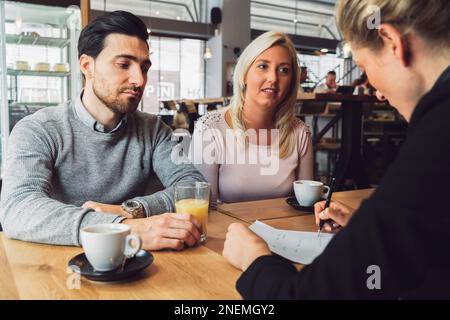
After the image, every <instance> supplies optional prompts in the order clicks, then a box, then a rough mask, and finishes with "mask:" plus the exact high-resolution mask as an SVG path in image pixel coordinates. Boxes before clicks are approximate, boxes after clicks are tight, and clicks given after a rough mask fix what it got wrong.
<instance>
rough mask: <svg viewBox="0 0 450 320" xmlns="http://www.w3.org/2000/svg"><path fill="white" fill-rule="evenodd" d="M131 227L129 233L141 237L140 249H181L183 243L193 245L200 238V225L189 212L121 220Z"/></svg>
mask: <svg viewBox="0 0 450 320" xmlns="http://www.w3.org/2000/svg"><path fill="white" fill-rule="evenodd" d="M122 223H124V224H128V225H130V227H131V233H133V234H136V235H138V236H139V237H141V239H142V249H144V250H161V249H175V250H181V249H183V248H184V246H185V245H187V246H189V247H192V246H195V245H196V244H197V243H198V241H199V240H200V234H201V229H202V225H201V223H200V222H198V221H197V220H196V219H195V218H193V217H192V216H191V215H190V214H183V213H164V214H160V215H157V216H151V217H148V218H142V219H125V220H123V221H122Z"/></svg>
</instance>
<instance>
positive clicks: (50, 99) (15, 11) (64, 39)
mask: <svg viewBox="0 0 450 320" xmlns="http://www.w3.org/2000/svg"><path fill="white" fill-rule="evenodd" d="M0 13H1V14H0V48H1V50H0V76H1V84H2V85H1V87H0V91H1V92H0V97H1V101H0V102H1V114H0V120H1V155H0V156H1V157H2V156H3V155H4V153H5V150H6V147H7V143H8V137H9V133H10V131H11V130H12V128H13V127H14V125H15V124H16V123H17V122H18V121H19V120H20V119H22V118H23V117H25V116H27V115H29V114H32V113H34V112H36V111H37V110H39V109H42V108H45V107H58V105H60V104H63V103H64V102H66V101H69V100H72V99H73V98H74V97H75V96H76V94H77V92H79V90H80V89H81V77H80V75H79V71H78V65H77V62H78V55H77V50H76V49H77V47H76V45H77V41H78V36H79V33H80V31H81V12H80V10H79V9H78V8H76V7H69V8H66V7H54V6H45V5H36V4H30V3H22V2H12V1H3V0H0ZM18 61H25V62H26V64H27V65H28V66H27V68H23V69H21V68H20V69H19V68H17V67H16V65H17V66H19V63H18ZM38 63H48V64H49V69H48V70H35V65H36V64H38ZM56 63H65V64H67V65H68V67H69V68H68V69H67V72H63V71H54V66H55V64H56ZM36 69H37V68H36ZM1 70H3V71H4V72H3V73H1ZM1 157H0V160H1ZM2 165H3V163H2Z"/></svg>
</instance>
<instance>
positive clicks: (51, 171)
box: [0, 103, 204, 245]
mask: <svg viewBox="0 0 450 320" xmlns="http://www.w3.org/2000/svg"><path fill="white" fill-rule="evenodd" d="M171 137H172V131H171V129H170V128H169V127H168V126H166V125H165V124H164V123H163V122H162V121H161V120H160V119H159V118H158V117H157V116H154V115H150V114H146V113H142V112H139V111H137V112H135V113H133V114H130V115H128V117H127V121H126V122H125V123H124V124H123V125H122V126H121V127H120V128H119V129H118V130H117V131H114V132H112V133H102V132H97V131H95V130H94V129H93V128H90V127H89V126H87V125H85V124H84V123H83V122H82V121H81V120H80V119H79V118H78V116H77V115H76V112H75V111H74V106H73V104H71V103H69V104H67V105H66V106H64V107H57V108H45V109H42V110H40V111H38V112H36V113H35V114H33V115H31V116H28V117H26V118H24V119H22V120H21V121H20V122H19V123H17V125H16V126H15V127H14V129H13V131H12V132H11V135H10V138H9V144H8V151H7V156H6V165H5V171H4V175H3V187H2V192H1V203H0V221H1V224H2V226H3V229H4V231H5V233H6V235H7V236H9V237H11V238H16V239H21V240H26V241H34V242H42V243H51V244H61V245H79V244H80V242H79V230H80V229H81V228H83V227H84V226H87V225H92V224H97V223H111V222H120V221H122V220H123V218H122V217H121V216H118V215H116V214H110V213H101V212H95V211H93V210H91V209H83V208H81V205H83V203H85V202H86V201H88V200H91V201H96V202H102V203H108V204H121V203H122V202H123V201H124V200H128V199H136V200H139V201H140V202H141V203H142V204H143V205H144V207H145V211H146V213H147V215H155V214H160V213H164V212H174V202H173V187H172V186H173V185H174V183H176V182H177V181H181V180H183V181H187V180H191V181H204V178H203V177H202V175H201V174H200V173H199V172H198V171H197V170H196V169H195V168H194V167H193V166H192V165H191V164H176V163H174V162H173V161H172V160H171V154H172V152H173V149H174V147H175V145H176V142H173V141H171ZM155 174H156V176H157V177H158V178H159V180H160V181H161V183H162V184H163V185H164V187H166V189H165V190H162V191H158V192H156V193H153V194H151V191H150V190H151V189H152V188H154V186H155V184H156V183H155V180H156V176H155ZM156 181H157V180H156Z"/></svg>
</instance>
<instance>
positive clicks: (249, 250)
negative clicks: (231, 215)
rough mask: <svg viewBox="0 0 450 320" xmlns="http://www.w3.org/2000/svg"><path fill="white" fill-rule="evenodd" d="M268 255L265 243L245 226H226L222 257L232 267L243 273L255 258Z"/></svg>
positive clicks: (234, 224) (268, 251) (268, 250)
mask: <svg viewBox="0 0 450 320" xmlns="http://www.w3.org/2000/svg"><path fill="white" fill-rule="evenodd" d="M270 254H272V253H271V252H270V249H269V247H268V246H267V244H266V242H265V241H264V240H263V239H261V238H260V237H258V236H257V235H256V234H255V233H253V232H252V231H251V230H250V229H249V228H248V227H247V226H244V225H243V224H240V223H232V224H230V225H229V226H228V232H227V236H226V239H225V244H224V248H223V252H222V255H223V256H224V257H225V259H227V260H228V262H229V263H231V264H232V265H233V266H234V267H236V268H238V269H241V270H242V271H245V270H247V268H248V267H249V266H250V265H251V264H252V262H253V261H255V260H256V258H258V257H260V256H265V255H270Z"/></svg>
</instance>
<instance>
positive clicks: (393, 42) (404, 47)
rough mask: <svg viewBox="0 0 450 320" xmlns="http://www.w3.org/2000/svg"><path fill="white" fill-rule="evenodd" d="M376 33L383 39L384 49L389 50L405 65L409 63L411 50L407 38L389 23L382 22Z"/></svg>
mask: <svg viewBox="0 0 450 320" xmlns="http://www.w3.org/2000/svg"><path fill="white" fill-rule="evenodd" d="M378 35H379V37H380V38H381V40H382V41H383V44H384V47H385V49H387V50H389V51H390V52H391V53H392V54H393V55H394V56H395V57H396V58H397V59H399V60H400V61H401V63H402V64H403V65H404V66H405V67H407V66H409V65H410V63H411V50H410V46H409V41H408V38H407V37H405V36H402V34H401V33H400V31H399V30H398V29H397V28H395V27H394V26H393V25H391V24H389V23H382V24H381V25H380V28H379V29H378Z"/></svg>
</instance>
